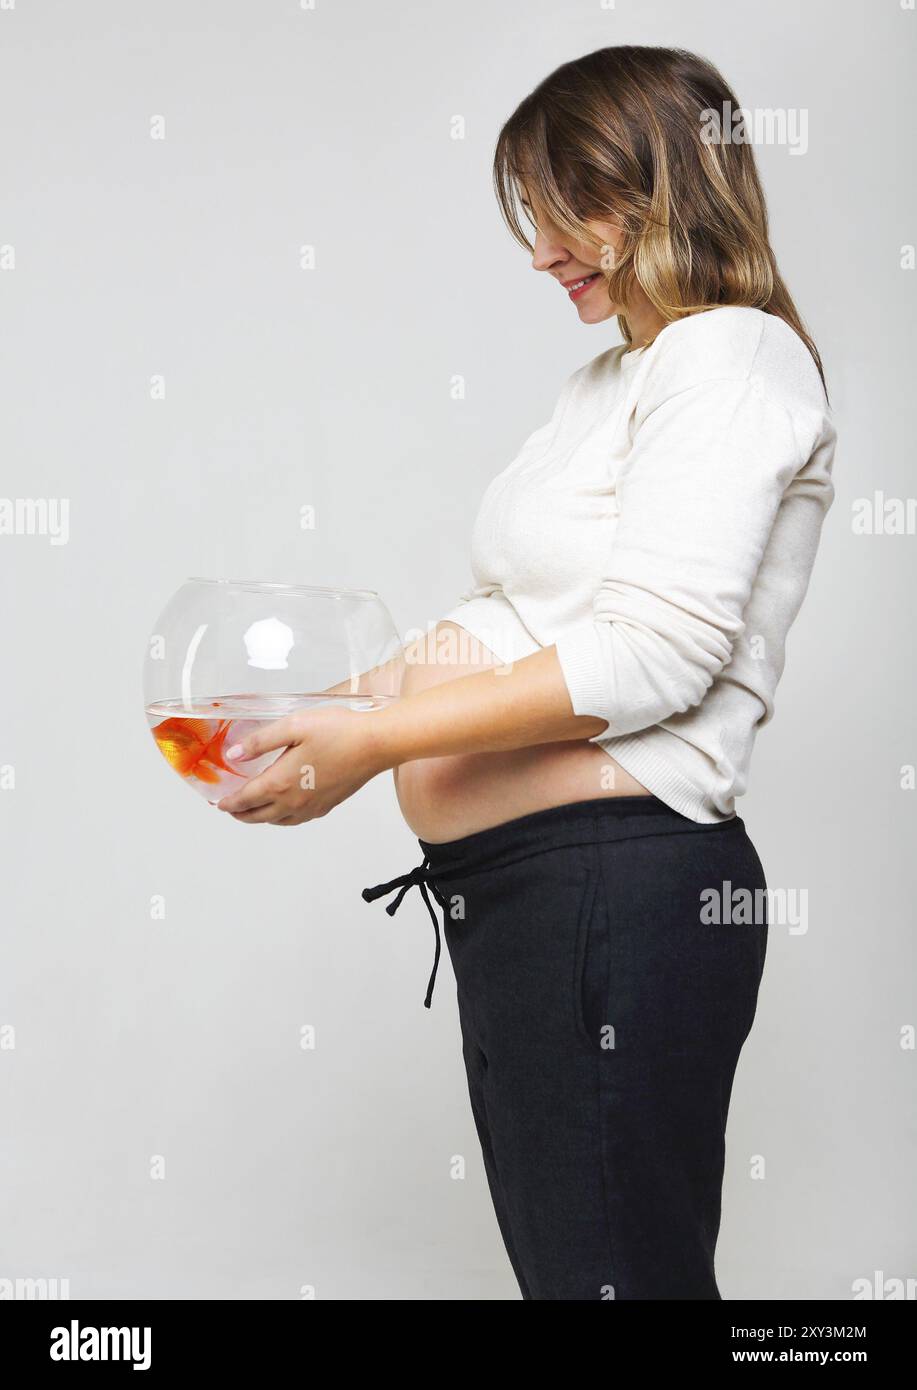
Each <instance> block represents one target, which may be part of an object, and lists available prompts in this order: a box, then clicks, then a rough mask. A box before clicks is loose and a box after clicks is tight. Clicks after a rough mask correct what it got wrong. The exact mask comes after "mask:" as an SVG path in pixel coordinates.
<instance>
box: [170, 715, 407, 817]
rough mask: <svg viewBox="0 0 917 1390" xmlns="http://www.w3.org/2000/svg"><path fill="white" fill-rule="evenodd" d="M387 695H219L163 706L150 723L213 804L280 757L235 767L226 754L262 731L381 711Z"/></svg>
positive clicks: (276, 752)
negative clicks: (309, 712)
mask: <svg viewBox="0 0 917 1390" xmlns="http://www.w3.org/2000/svg"><path fill="white" fill-rule="evenodd" d="M391 700H392V697H391V696H385V695H340V694H333V695H329V694H325V693H322V694H318V695H220V696H214V697H212V698H210V697H208V698H204V699H196V700H159V701H157V702H156V703H155V704H151V705H147V707H146V717H147V721H148V723H149V726H150V729H151V731H152V734H153V738H154V739H155V740H156V746H157V747H158V749H159V751H160V753H162V755H163V757H164V758H165V760H166V762H167V763H168V764H169V766H170V767H172V768H174V769H175V771H176V772H177V773H178V774H179V776H180V777H181V778H182V779H183V780H184V781H185V782H187V784H188V786H189V787H193V788H194V790H195V791H197V792H200V794H201V796H204V797H206V798H207V800H208V801H209V802H211V803H213V804H216V802H218V801H221V800H222V799H223V797H224V796H228V795H229V793H230V792H232V791H238V789H239V787H241V786H244V784H245V783H246V782H247V781H249V780H250V779H251V778H252V777H257V776H258V774H259V773H260V772H263V771H264V769H265V768H266V767H270V765H271V763H272V762H274V761H275V759H277V758H279V757H280V754H281V753H282V752H283V749H282V748H281V749H273V750H272V751H271V752H269V753H263V754H262V755H261V757H260V758H252V759H250V760H248V759H247V760H246V761H245V762H244V763H230V762H228V761H227V759H226V750H227V748H231V747H232V746H233V744H234V743H241V742H242V740H243V739H244V738H245V737H246V735H247V734H250V733H252V731H253V730H254V729H256V728H258V727H259V725H264V724H270V723H273V722H274V721H275V720H277V719H283V718H284V716H285V715H288V714H294V713H296V712H298V711H301V710H304V709H312V708H315V707H317V706H318V705H337V706H339V707H340V708H343V709H352V710H365V711H370V710H376V709H382V708H383V707H384V706H385V705H387V704H390V703H391Z"/></svg>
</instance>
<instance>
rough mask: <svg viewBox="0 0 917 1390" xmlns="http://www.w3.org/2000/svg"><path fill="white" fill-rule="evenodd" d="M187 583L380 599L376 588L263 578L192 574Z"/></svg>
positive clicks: (335, 596) (326, 596)
mask: <svg viewBox="0 0 917 1390" xmlns="http://www.w3.org/2000/svg"><path fill="white" fill-rule="evenodd" d="M185 582H186V583H187V584H215V585H219V584H225V585H226V586H227V587H228V588H234V589H246V590H249V591H250V592H254V593H271V594H317V595H319V596H320V597H322V598H356V599H378V597H379V593H378V590H376V589H344V588H329V587H328V586H327V585H320V584H275V583H272V582H271V581H269V580H263V579H206V578H204V577H203V576H202V575H198V574H191V575H189V576H188V577H187V579H186V580H185Z"/></svg>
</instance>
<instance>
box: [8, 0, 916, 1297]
mask: <svg viewBox="0 0 917 1390" xmlns="http://www.w3.org/2000/svg"><path fill="white" fill-rule="evenodd" d="M627 42H636V43H648V44H670V45H680V46H684V47H688V48H691V49H694V50H696V51H698V52H700V53H703V54H705V55H707V56H709V57H710V58H712V59H713V60H714V61H715V62H716V63H718V64H719V66H720V67H721V68H722V69H723V71H724V72H725V74H726V76H727V78H728V79H729V80H730V81H731V83H732V84H733V86H734V87H735V88H736V90H737V92H738V95H739V98H740V100H741V101H742V102H743V103H744V104H745V106H746V107H748V108H752V109H755V110H759V109H760V110H768V109H773V110H777V111H781V110H782V111H788V112H790V113H797V117H798V115H799V113H802V112H804V113H806V121H807V131H806V140H805V142H803V141H802V139H801V138H800V131H801V127H800V126H799V124H798V123H797V126H796V137H797V138H796V142H795V143H796V148H795V149H794V148H793V146H792V145H791V143H790V134H789V133H788V134H787V137H786V138H785V139H784V140H783V142H782V143H769V142H768V141H767V140H764V141H762V142H761V143H760V144H759V147H758V151H757V153H758V159H759V164H760V168H761V171H762V175H763V178H764V181H765V184H766V188H767V192H768V196H769V204H770V210H771V218H772V226H773V236H774V242H775V246H776V249H777V253H778V257H779V259H780V262H781V265H782V268H783V271H784V273H785V275H786V278H787V279H788V281H789V284H790V286H791V288H792V290H793V292H794V293H795V295H796V297H797V300H798V303H799V306H800V309H801V311H802V313H803V315H804V317H805V318H806V319H807V321H808V322H809V324H810V326H811V328H812V330H813V332H814V334H815V337H816V340H817V341H818V343H819V345H820V347H821V349H822V351H823V353H824V357H825V362H826V367H827V371H828V376H829V384H830V387H831V390H832V398H833V403H834V406H835V410H836V415H837V423H838V430H839V436H840V444H839V447H838V453H837V461H836V468H835V479H836V485H837V500H836V502H835V505H834V508H833V510H832V512H831V513H830V515H829V518H828V521H827V523H826V528H825V532H824V536H823V542H822V547H821V551H820V554H819V558H818V562H817V566H816V570H815V575H814V579H813V582H812V585H811V588H810V592H809V597H808V600H807V602H806V604H805V606H804V608H803V612H802V614H801V617H800V619H799V620H798V622H797V624H796V626H795V628H794V630H793V632H792V633H791V636H790V642H789V652H788V666H787V671H786V674H785V677H784V679H783V682H782V685H781V688H780V691H779V694H778V700H777V714H776V718H775V720H774V722H773V723H772V725H771V726H770V727H768V728H767V729H765V730H764V731H763V732H762V733H761V736H760V738H759V740H758V745H757V748H756V754H755V759H754V765H753V769H752V783H751V788H750V791H749V793H748V794H747V795H746V796H745V797H744V799H743V800H742V802H741V803H740V811H741V814H742V815H743V816H744V818H745V820H746V823H747V825H748V827H749V830H750V832H751V834H752V837H753V839H754V840H755V842H756V844H757V846H758V848H759V850H760V853H761V856H762V859H763V861H764V864H765V868H766V870H767V874H768V879H769V882H770V884H771V886H772V887H776V888H783V889H786V890H787V891H788V893H795V894H797V897H796V899H795V901H796V903H797V905H800V906H802V905H803V904H804V921H803V926H804V928H805V929H804V930H800V929H799V925H798V924H797V925H796V926H794V925H793V923H792V922H789V921H787V922H786V923H784V924H782V925H777V926H775V927H774V928H773V930H772V933H771V940H770V946H769V954H768V962H767V968H766V971H765V979H764V984H763V988H762V993H761V998H760V1004H759V1012H758V1019H757V1022H756V1025H755V1028H754V1030H753V1033H752V1035H751V1038H750V1040H749V1042H748V1043H747V1045H746V1048H745V1051H744V1054H743V1057H742V1060H741V1062H740V1066H739V1072H738V1076H737V1079H736V1085H735V1091H734V1097H733V1104H732V1110H731V1115H730V1123H729V1134H728V1164H727V1176H726V1184H725V1195H724V1219H723V1227H722V1233H721V1240H720V1247H719V1258H718V1269H719V1276H720V1282H721V1286H722V1291H723V1295H724V1297H726V1298H730V1299H747V1298H755V1297H761V1298H766V1299H771V1298H781V1297H792V1298H802V1299H812V1298H819V1297H828V1298H832V1299H838V1300H844V1299H852V1298H854V1297H855V1296H856V1294H857V1292H858V1291H859V1292H860V1294H862V1292H863V1290H864V1289H865V1287H866V1285H867V1284H868V1285H869V1286H871V1287H872V1289H873V1296H876V1292H878V1296H887V1293H888V1289H889V1288H890V1287H891V1286H890V1285H888V1284H887V1282H885V1281H888V1280H890V1279H893V1278H899V1279H906V1278H908V1277H910V1278H913V1277H914V1276H915V1275H917V1252H915V1246H914V1213H913V1201H914V1184H913V1172H914V1163H915V1133H917V1127H915V1111H914V1074H915V1073H914V1068H915V1054H914V1051H913V1047H912V1046H911V1045H910V1035H909V1032H908V1030H909V1029H910V1028H912V1026H913V1025H914V1024H915V1022H917V999H915V983H914V982H915V971H914V939H913V930H912V924H911V916H912V905H913V902H914V898H915V882H914V879H915V855H914V852H913V844H914V827H915V814H917V800H915V796H917V793H915V791H914V790H913V780H912V777H911V775H910V771H909V769H912V766H913V764H914V762H915V760H917V738H915V727H914V712H913V705H914V699H913V692H914V681H913V676H914V662H913V642H912V633H913V630H914V612H913V576H914V559H913V557H914V546H915V544H917V542H915V539H914V535H913V526H911V528H910V533H907V532H905V533H904V534H894V533H893V528H892V529H891V530H890V529H889V525H888V524H886V525H885V526H884V527H876V526H873V527H872V530H873V534H860V533H858V530H857V528H856V525H855V516H856V513H857V505H858V502H859V499H867V500H868V501H869V503H870V506H873V504H874V502H875V494H876V492H881V493H883V494H884V496H885V497H886V498H892V499H895V498H896V499H901V500H905V501H906V499H907V498H908V496H909V495H912V494H913V492H914V481H913V478H914V473H913V469H914V451H913V439H914V436H915V432H917V420H915V408H914V399H915V392H914V386H913V364H914V356H913V343H914V338H913V325H914V295H915V292H917V290H915V272H914V271H913V269H912V268H911V267H912V266H913V254H912V247H911V251H910V253H909V250H908V248H909V246H911V244H912V243H913V242H914V240H915V239H917V209H915V202H914V193H913V185H912V181H911V180H910V179H909V178H908V175H907V170H908V168H909V165H910V157H911V152H912V140H913V135H912V110H911V98H910V90H911V89H912V84H913V77H914V49H915V44H917V14H915V13H913V11H911V10H909V9H907V8H904V7H902V6H901V5H900V4H899V3H898V0H884V3H878V0H869V2H868V0H861V2H859V0H844V2H843V3H840V0H805V3H800V2H799V0H769V3H767V4H766V5H765V4H749V3H746V4H738V5H736V4H734V3H726V0H707V3H703V2H702V0H693V2H690V3H684V0H669V2H668V3H661V2H660V3H655V4H639V3H629V0H618V3H617V4H616V5H613V6H612V5H607V4H606V5H603V4H600V3H598V2H597V0H583V3H570V0H566V2H565V3H561V0H553V2H552V0H504V2H503V3H498V4H495V3H492V2H491V3H488V0H465V3H463V4H459V5H456V4H450V3H432V4H431V3H429V0H425V3H420V0H392V2H391V3H389V4H378V3H372V0H353V2H352V3H344V0H340V3H332V0H316V3H315V5H314V7H311V6H306V7H302V6H300V4H299V3H297V0H283V3H255V0H251V3H243V0H219V3H217V0H205V2H204V3H201V0H198V2H197V3H192V4H188V3H179V0H167V2H166V3H157V4H155V5H149V4H145V3H127V4H126V3H116V0H108V2H107V3H106V2H104V0H85V3H82V4H80V5H73V4H67V3H64V2H63V0H57V3H40V0H16V3H15V5H12V4H11V3H5V4H2V5H0V107H2V130H3V142H2V167H0V192H2V211H0V248H2V250H0V259H2V272H0V313H2V332H0V354H2V365H0V401H2V425H0V430H2V484H0V492H2V494H3V498H5V499H16V498H31V499H68V502H69V523H68V528H67V532H66V535H65V534H64V533H63V532H61V533H59V534H58V535H57V536H54V535H51V534H44V535H42V534H15V533H14V534H11V535H10V534H4V535H3V536H0V564H2V574H3V586H2V587H3V604H4V611H3V627H2V633H3V638H2V655H3V663H4V678H3V681H2V687H0V698H2V714H3V721H2V729H0V782H2V790H0V813H2V816H3V838H2V843H3V894H2V900H3V915H2V936H0V943H2V944H0V1097H2V1099H0V1158H2V1182H0V1280H6V1281H10V1282H8V1283H6V1284H0V1293H3V1294H4V1296H10V1295H11V1291H12V1293H13V1294H14V1295H15V1293H16V1290H17V1286H16V1284H15V1282H14V1281H16V1280H22V1279H27V1278H37V1279H46V1280H48V1281H53V1280H67V1281H68V1283H67V1284H66V1285H62V1286H61V1287H62V1288H64V1290H65V1291H69V1294H70V1296H71V1297H73V1298H79V1297H88V1298H111V1297H127V1298H140V1297H150V1298H168V1297H173V1298H239V1299H251V1298H272V1299H299V1298H303V1297H311V1296H314V1297H316V1298H320V1299H329V1298H343V1299H358V1300H362V1299H414V1298H417V1299H461V1300H464V1299H473V1298H485V1299H503V1298H510V1299H512V1298H516V1297H518V1292H517V1289H516V1285H515V1281H514V1280H513V1278H512V1275H511V1272H510V1268H509V1264H508V1262H507V1260H506V1257H505V1255H504V1253H503V1247H502V1244H501V1242H500V1238H499V1234H498V1231H497V1227H496V1223H495V1219H494V1217H493V1214H492V1211H491V1207H490V1202H489V1198H488V1194H487V1190H486V1185H485V1179H484V1173H483V1168H482V1164H481V1160H480V1155H479V1149H478V1143H477V1138H476V1135H475V1132H474V1129H473V1124H472V1119H471V1113H470V1109H469V1106H468V1101H467V1096H466V1090H465V1077H464V1071H463V1067H462V1061H461V1055H460V1037H459V1027H458V1017H457V1012H456V1006H455V997H454V982H453V978H452V974H451V969H450V966H449V964H448V960H447V959H446V958H445V956H444V960H443V964H442V966H441V971H440V977H439V981H438V985H437V991H436V994H435V997H434V1001H433V1008H432V1010H431V1011H427V1010H425V1009H424V1008H423V1005H422V1000H423V993H424V988H425V985H426V981H427V976H428V973H429V970H430V965H431V959H432V950H433V935H432V928H431V925H430V922H429V919H428V917H427V915H426V913H425V911H424V908H423V905H422V903H421V901H420V899H419V896H418V895H417V894H416V893H415V894H412V895H410V896H409V898H408V899H407V900H406V901H405V903H404V904H403V906H402V908H401V910H400V912H399V913H398V915H397V917H395V918H389V917H388V916H386V914H385V913H384V911H383V910H382V905H381V904H379V903H377V904H374V905H372V906H367V905H366V904H365V903H363V901H362V900H361V898H360V890H361V888H362V887H364V886H365V885H369V884H374V883H377V882H379V881H381V880H383V879H387V878H390V877H392V876H393V875H395V874H397V873H401V872H403V871H405V870H407V869H409V868H411V867H412V866H413V865H414V864H415V863H417V862H418V861H419V857H420V856H419V853H418V848H417V844H416V841H415V840H414V838H413V836H412V835H411V833H410V831H409V830H408V829H407V828H406V827H405V826H404V824H403V823H402V822H401V820H400V818H399V814H398V810H397V804H396V802H395V799H394V793H393V789H392V786H391V779H390V778H389V777H383V778H380V779H378V780H377V781H376V782H374V783H372V784H371V785H370V786H368V787H367V788H365V789H364V790H363V791H362V792H361V793H360V794H358V796H357V797H355V798H354V799H353V800H351V801H349V802H346V803H345V804H344V805H342V806H341V807H339V808H338V809H337V810H336V811H334V812H333V813H332V814H331V815H330V816H329V817H327V818H325V819H324V820H321V821H318V822H316V823H314V824H312V825H306V826H302V827H299V828H297V829H295V830H285V831H283V832H281V831H279V830H277V829H274V828H265V827H259V828H252V827H248V826H242V825H239V824H236V823H235V822H233V821H232V820H230V819H229V818H228V817H225V816H222V815H220V814H219V813H218V812H216V811H215V810H212V809H210V808H208V807H207V806H206V805H205V804H204V803H203V801H202V800H201V799H199V798H198V797H196V796H194V795H192V794H191V793H190V792H189V791H187V790H185V789H183V788H182V786H181V785H180V783H179V782H178V780H177V779H176V777H175V776H174V774H172V773H171V772H170V771H169V769H168V768H167V767H166V766H165V764H164V762H163V761H162V759H161V758H160V757H159V756H158V755H157V753H156V750H155V748H154V746H153V743H152V740H151V739H150V736H149V734H148V732H147V729H146V725H145V721H144V717H143V710H142V702H141V685H140V679H141V667H142V661H143V657H144V652H145V646H146V641H147V638H148V635H149V633H150V632H151V630H152V629H153V625H154V622H155V619H156V617H157V614H158V613H159V611H160V609H161V608H162V606H163V605H164V603H165V601H166V600H167V598H168V597H169V596H170V595H171V594H172V592H173V591H174V590H175V588H176V587H177V586H178V584H179V583H180V582H181V581H182V580H183V579H184V577H185V576H187V575H192V574H203V575H211V576H232V577H243V578H261V579H273V580H277V581H281V582H304V583H313V584H325V585H345V586H368V587H372V588H377V589H378V590H379V591H380V592H381V594H382V595H383V596H384V598H385V599H386V601H387V602H388V604H389V607H390V608H391V610H392V613H393V615H394V617H395V620H396V622H397V623H398V625H399V628H400V630H401V631H402V632H403V633H404V632H408V631H410V630H417V629H423V628H424V627H425V626H426V625H427V624H428V623H430V622H432V621H433V620H435V619H436V618H437V616H439V615H440V614H441V613H442V612H444V611H445V610H446V609H447V608H448V607H449V606H451V604H452V603H453V602H454V601H455V598H456V596H457V595H458V594H459V593H460V592H461V591H463V590H464V589H465V588H467V587H468V584H469V582H470V581H469V567H468V563H469V562H468V543H469V533H470V528H471V524H472V520H473V517H474V514H475V511H476V508H477V505H478V502H479V499H480V496H481V493H482V492H483V489H484V487H485V486H486V484H487V482H488V481H489V480H490V478H491V477H492V476H493V475H494V474H495V473H496V472H498V471H499V470H500V469H501V468H503V467H504V466H505V464H506V463H508V462H509V460H510V459H511V458H512V456H513V454H514V453H515V452H516V450H517V449H518V447H519V445H520V444H521V442H522V440H523V439H524V438H525V436H526V435H527V434H529V433H530V432H531V431H532V430H533V429H535V428H536V427H537V426H538V425H539V424H541V423H543V422H544V421H545V420H546V419H547V418H548V415H549V414H550V411H551V409H552V407H553V403H554V401H555V399H556V396H557V393H558V391H559V389H560V386H561V384H562V382H563V380H564V379H565V378H566V376H567V375H568V374H569V373H570V372H571V371H572V370H573V369H574V368H576V367H577V366H579V365H580V364H582V363H583V362H586V361H587V360H588V359H590V358H591V357H593V356H594V355H596V354H597V353H598V352H601V351H603V350H604V348H605V347H607V346H610V345H611V344H612V343H613V342H615V341H616V340H617V332H616V328H615V325H614V324H613V323H610V324H605V325H602V326H599V327H597V328H592V329H587V328H584V327H582V326H580V324H579V323H578V321H577V318H576V314H575V311H574V310H573V309H572V308H571V306H570V305H569V304H568V303H567V302H566V301H565V299H564V298H563V297H562V296H561V295H560V294H559V292H558V291H557V288H556V286H555V285H554V284H553V283H552V282H551V281H550V280H548V279H547V277H544V276H536V275H535V274H534V273H533V272H532V271H531V269H530V267H529V265H528V262H527V258H526V256H525V254H524V253H523V252H521V251H520V250H519V249H518V248H517V247H516V246H515V245H514V244H513V243H512V241H511V240H510V238H509V236H508V234H507V233H506V232H505V231H504V230H503V227H502V224H501V223H500V220H499V216H498V213H497V209H496V204H495V202H494V199H493V196H492V193H491V187H490V160H491V153H492V148H493V142H494V139H495V137H496V134H497V131H498V129H499V125H500V123H501V121H502V120H503V119H504V118H505V117H506V116H507V115H508V113H509V112H510V110H511V109H512V108H513V106H514V105H515V104H516V103H517V101H518V100H520V99H521V98H522V96H523V95H524V94H525V93H526V92H527V91H529V90H530V89H531V87H532V86H533V85H534V84H535V83H536V81H538V80H539V79H540V78H541V77H542V76H544V75H545V74H546V73H547V72H548V71H549V70H551V69H552V68H553V67H555V66H556V65H557V64H558V63H560V62H562V61H564V60H565V59H567V58H571V57H574V56H576V55H578V54H580V53H583V52H587V51H590V50H592V49H594V48H597V47H600V46H602V45H605V44H614V43H627ZM789 130H790V127H789V126H788V127H787V131H788V132H789ZM803 143H804V144H805V148H803ZM873 510H874V507H873ZM48 515H49V516H50V515H51V513H50V512H49V513H48ZM911 520H913V518H912V519H911ZM313 523H314V524H313ZM876 531H878V532H879V533H878V534H876V533H875V532H876ZM797 915H798V914H797ZM304 1028H306V1029H308V1028H312V1029H314V1036H315V1045H314V1047H304V1046H303V1045H302V1044H303V1040H304V1038H308V1034H304V1033H303V1029H304ZM857 1281H865V1282H864V1283H861V1284H858V1283H857ZM53 1287H54V1286H53V1284H49V1286H48V1288H49V1290H50V1291H51V1292H52V1293H53ZM20 1296H21V1294H20ZM911 1296H913V1288H912V1289H911Z"/></svg>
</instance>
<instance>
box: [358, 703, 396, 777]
mask: <svg viewBox="0 0 917 1390" xmlns="http://www.w3.org/2000/svg"><path fill="white" fill-rule="evenodd" d="M395 708H396V707H395V706H394V705H389V706H388V707H387V708H385V709H380V710H372V711H371V712H368V713H366V714H364V715H363V716H362V718H364V719H365V720H366V737H367V752H368V757H369V761H370V764H371V766H372V769H373V772H372V775H373V776H374V777H376V776H378V774H379V773H380V772H388V771H389V770H390V769H391V768H393V767H397V766H398V764H399V762H403V761H404V759H403V757H401V756H400V755H399V751H398V738H397V721H393V720H392V718H391V716H392V715H393V714H394V713H395Z"/></svg>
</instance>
